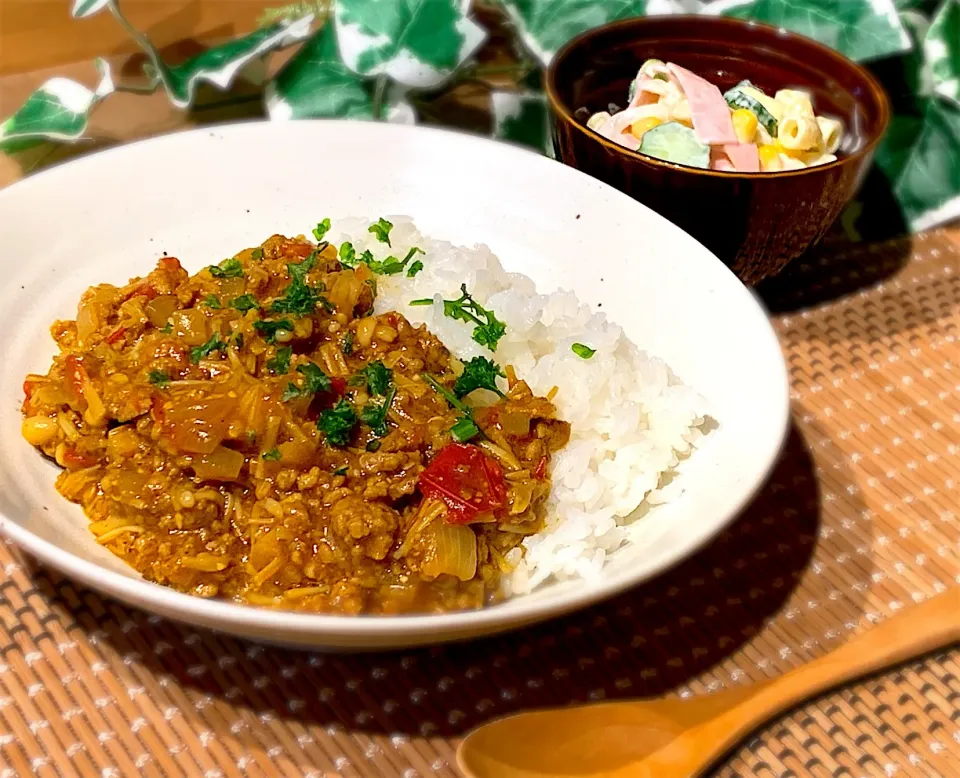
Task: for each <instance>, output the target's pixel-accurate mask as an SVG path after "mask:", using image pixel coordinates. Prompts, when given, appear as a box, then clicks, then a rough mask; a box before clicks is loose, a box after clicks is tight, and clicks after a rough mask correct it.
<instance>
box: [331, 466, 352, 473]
mask: <svg viewBox="0 0 960 778" xmlns="http://www.w3.org/2000/svg"><path fill="white" fill-rule="evenodd" d="M349 469H350V468H349V467H347V466H346V465H343V466H342V467H338V468H337V469H336V470H334V471H333V474H334V475H346V474H347V471H348V470H349Z"/></svg>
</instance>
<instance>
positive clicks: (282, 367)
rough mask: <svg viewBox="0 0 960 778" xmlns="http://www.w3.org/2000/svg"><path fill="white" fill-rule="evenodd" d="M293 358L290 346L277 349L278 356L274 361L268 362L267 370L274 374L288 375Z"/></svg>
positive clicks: (269, 360)
mask: <svg viewBox="0 0 960 778" xmlns="http://www.w3.org/2000/svg"><path fill="white" fill-rule="evenodd" d="M292 356H293V349H292V348H291V347H290V346H283V347H281V348H278V349H277V355H276V356H275V357H274V358H273V359H268V360H267V369H268V370H270V371H272V372H274V373H286V372H287V371H288V370H289V369H290V357H292Z"/></svg>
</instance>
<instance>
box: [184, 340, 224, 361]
mask: <svg viewBox="0 0 960 778" xmlns="http://www.w3.org/2000/svg"><path fill="white" fill-rule="evenodd" d="M226 348H227V344H226V343H224V342H223V341H222V340H220V336H219V335H211V336H210V340H208V341H207V342H206V343H204V344H203V345H202V346H194V347H193V348H192V349H190V361H191V362H193V364H197V363H198V362H199V361H200V360H201V359H203V358H204V357H208V356H210V354H212V353H213V352H214V351H224V350H225V349H226Z"/></svg>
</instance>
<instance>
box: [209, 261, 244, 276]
mask: <svg viewBox="0 0 960 778" xmlns="http://www.w3.org/2000/svg"><path fill="white" fill-rule="evenodd" d="M207 269H208V270H209V271H210V275H212V276H213V277H214V278H243V265H241V264H240V260H239V259H225V260H223V262H221V263H220V264H219V265H210V267H209V268H207Z"/></svg>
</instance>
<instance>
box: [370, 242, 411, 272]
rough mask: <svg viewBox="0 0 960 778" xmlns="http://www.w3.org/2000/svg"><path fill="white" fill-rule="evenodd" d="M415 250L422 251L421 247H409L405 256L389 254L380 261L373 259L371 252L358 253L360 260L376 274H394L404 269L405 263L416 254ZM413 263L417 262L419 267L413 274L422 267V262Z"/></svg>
mask: <svg viewBox="0 0 960 778" xmlns="http://www.w3.org/2000/svg"><path fill="white" fill-rule="evenodd" d="M417 252H420V253H421V254H423V253H424V251H423V249H421V248H418V247H417V246H414V247H413V248H412V249H410V251H408V252H407V256H405V257H404V258H403V259H397V258H396V257H395V256H392V255H391V256H389V257H387V258H386V259H384V260H382V261H381V260H376V259H374V258H373V254H371V253H370V252H369V251H364V252H363V254H361V255H360V261H361V262H363V263H364V264H365V265H366V266H367V267H369V268H370V270H372V271H373V272H374V273H376V274H377V275H381V276H395V275H397V274H399V273H402V272H403V271H404V270H405V269H406V267H407V263H408V262H410V260H411V259H413V257H415V256H416V254H417ZM415 264H419V265H420V268H419V269H418V270H417V271H416V272H415V273H414V275H416V274H417V273H419V272H420V270H422V269H423V262H418V263H415ZM408 275H409V274H408Z"/></svg>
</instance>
